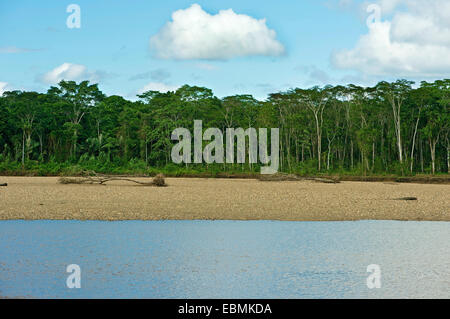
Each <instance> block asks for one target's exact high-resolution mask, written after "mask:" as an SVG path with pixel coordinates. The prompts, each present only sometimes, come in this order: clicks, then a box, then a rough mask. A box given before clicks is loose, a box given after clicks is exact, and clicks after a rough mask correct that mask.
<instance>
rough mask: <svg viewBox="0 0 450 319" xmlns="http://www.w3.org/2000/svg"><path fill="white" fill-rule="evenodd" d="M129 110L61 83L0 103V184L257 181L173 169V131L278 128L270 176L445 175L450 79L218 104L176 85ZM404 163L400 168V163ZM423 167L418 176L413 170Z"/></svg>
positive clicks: (201, 91)
mask: <svg viewBox="0 0 450 319" xmlns="http://www.w3.org/2000/svg"><path fill="white" fill-rule="evenodd" d="M138 97H139V99H140V100H138V101H134V102H133V101H128V100H126V99H124V98H122V97H120V96H108V97H107V96H105V95H104V94H103V93H102V92H101V91H100V90H99V88H98V86H97V84H90V83H89V82H88V81H83V82H80V83H76V82H73V81H61V82H60V83H59V84H58V85H57V86H55V87H51V88H50V89H49V90H48V92H47V93H46V94H41V93H36V92H22V91H12V92H5V93H4V94H3V96H2V97H0V174H17V175H21V174H32V175H59V174H64V175H77V174H81V172H83V171H84V170H94V171H97V172H99V173H114V174H138V175H156V174H157V173H159V172H162V173H164V174H166V175H167V176H223V175H225V176H227V175H233V174H234V175H239V174H256V173H258V172H259V169H260V166H261V165H260V164H252V165H250V164H249V163H245V164H213V165H206V164H188V165H185V164H180V165H177V164H173V163H172V161H171V158H170V151H171V149H172V146H173V145H174V143H175V142H174V141H172V140H171V132H172V131H173V130H174V129H175V128H177V127H185V128H188V129H189V130H190V131H191V132H193V122H194V120H202V121H203V129H204V130H205V129H206V128H208V127H217V128H220V129H221V130H222V131H223V132H225V129H226V128H228V127H231V128H238V127H242V128H244V129H246V128H248V127H255V128H279V129H280V160H281V162H280V164H281V165H280V170H281V171H285V172H290V173H297V174H301V175H314V174H347V175H373V174H378V175H383V174H397V175H411V174H417V173H448V170H449V163H448V152H449V151H448V150H449V149H450V147H449V135H450V134H449V130H450V127H449V123H450V116H449V107H450V80H439V81H436V82H434V83H427V82H422V83H421V86H420V87H419V88H416V89H413V88H412V83H411V82H408V81H405V80H399V81H396V82H394V83H388V82H380V83H379V84H378V85H376V86H375V87H372V88H363V87H359V86H355V85H348V86H345V87H344V86H335V87H331V86H326V87H323V88H319V87H313V88H311V89H299V88H296V89H292V90H288V91H286V92H278V93H273V94H270V95H269V97H268V99H267V100H266V101H258V100H256V99H254V98H253V97H252V96H251V95H234V96H228V97H224V98H223V99H218V98H217V97H215V96H214V94H213V92H212V91H211V90H210V89H208V88H203V87H197V86H188V85H185V86H183V87H181V88H179V89H178V90H176V91H174V92H166V93H161V92H156V91H148V92H144V93H142V94H141V95H139V96H138ZM399 153H402V155H403V157H401V156H399ZM422 168H423V169H422Z"/></svg>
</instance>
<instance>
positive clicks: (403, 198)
mask: <svg viewBox="0 0 450 319" xmlns="http://www.w3.org/2000/svg"><path fill="white" fill-rule="evenodd" d="M394 200H417V197H400V198H394Z"/></svg>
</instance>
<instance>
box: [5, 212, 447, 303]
mask: <svg viewBox="0 0 450 319" xmlns="http://www.w3.org/2000/svg"><path fill="white" fill-rule="evenodd" d="M70 264H77V265H79V267H80V269H81V275H80V278H81V288H80V289H77V288H73V289H69V288H68V287H67V285H66V280H67V277H68V276H69V275H70V273H67V272H66V267H67V266H68V265H70ZM371 264H376V265H378V266H379V269H380V271H381V272H380V283H381V287H380V288H373V289H369V288H368V286H367V283H366V279H367V277H368V276H369V275H370V274H371V273H369V272H367V266H368V265H371ZM0 296H3V297H26V298H55V297H56V298H413V297H415V298H450V223H445V222H398V221H358V222H275V221H120V222H106V221H46V220H44V221H0Z"/></svg>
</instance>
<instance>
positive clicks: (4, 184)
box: [0, 183, 8, 186]
mask: <svg viewBox="0 0 450 319" xmlns="http://www.w3.org/2000/svg"><path fill="white" fill-rule="evenodd" d="M0 186H8V183H3V184H0Z"/></svg>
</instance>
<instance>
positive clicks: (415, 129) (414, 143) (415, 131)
mask: <svg viewBox="0 0 450 319" xmlns="http://www.w3.org/2000/svg"><path fill="white" fill-rule="evenodd" d="M419 120H420V109H419V116H417V121H416V126H415V128H414V135H413V141H412V147H411V168H410V169H411V173H412V172H413V167H414V148H415V145H416V135H417V127H418V126H419Z"/></svg>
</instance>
